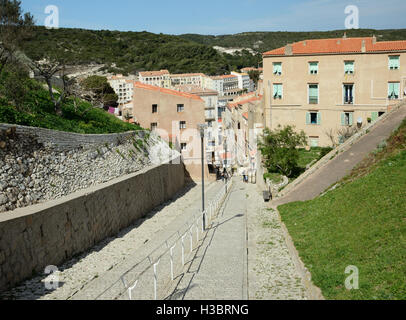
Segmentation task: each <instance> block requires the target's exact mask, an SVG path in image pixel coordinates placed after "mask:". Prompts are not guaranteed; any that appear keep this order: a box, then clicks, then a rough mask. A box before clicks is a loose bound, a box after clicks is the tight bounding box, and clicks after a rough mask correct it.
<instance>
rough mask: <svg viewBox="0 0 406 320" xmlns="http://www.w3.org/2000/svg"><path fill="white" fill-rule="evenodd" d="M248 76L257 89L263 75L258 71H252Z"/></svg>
mask: <svg viewBox="0 0 406 320" xmlns="http://www.w3.org/2000/svg"><path fill="white" fill-rule="evenodd" d="M248 75H249V76H250V79H251V80H252V81H253V82H254V84H255V87H257V86H258V81H259V78H260V75H261V73H260V72H259V71H258V70H251V71H249V72H248Z"/></svg>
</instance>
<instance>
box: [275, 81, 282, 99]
mask: <svg viewBox="0 0 406 320" xmlns="http://www.w3.org/2000/svg"><path fill="white" fill-rule="evenodd" d="M282 96H283V86H282V84H280V83H276V84H274V85H273V98H274V99H282Z"/></svg>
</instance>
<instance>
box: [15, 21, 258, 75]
mask: <svg viewBox="0 0 406 320" xmlns="http://www.w3.org/2000/svg"><path fill="white" fill-rule="evenodd" d="M20 46H21V49H22V50H23V52H24V53H25V54H26V55H27V56H28V57H29V58H31V59H33V60H40V59H43V58H44V56H43V53H44V52H53V54H54V55H55V56H57V57H58V60H63V61H64V62H65V63H66V64H69V65H85V64H91V63H94V64H104V65H105V66H104V70H105V71H107V72H112V73H124V74H129V73H131V74H135V73H136V72H139V71H145V70H160V69H168V70H169V71H170V72H171V73H186V72H203V73H207V74H209V75H219V74H226V73H228V72H230V71H233V70H237V69H240V68H243V67H247V66H253V65H257V64H258V62H259V61H260V59H261V56H260V55H258V56H253V55H252V54H250V53H249V52H248V51H245V52H241V53H239V54H238V55H234V56H232V55H229V54H222V53H220V52H218V51H217V50H215V49H213V48H212V47H211V46H207V45H204V44H199V43H196V42H192V41H189V40H185V39H182V38H181V37H178V36H172V35H165V34H153V33H149V32H120V31H108V30H99V31H95V30H84V29H65V28H61V29H52V30H48V29H46V28H45V27H39V26H37V27H34V28H33V30H32V32H31V36H30V37H29V38H27V39H25V40H24V41H21V44H20Z"/></svg>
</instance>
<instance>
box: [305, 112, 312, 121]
mask: <svg viewBox="0 0 406 320" xmlns="http://www.w3.org/2000/svg"><path fill="white" fill-rule="evenodd" d="M310 121H311V118H310V112H307V113H306V124H310Z"/></svg>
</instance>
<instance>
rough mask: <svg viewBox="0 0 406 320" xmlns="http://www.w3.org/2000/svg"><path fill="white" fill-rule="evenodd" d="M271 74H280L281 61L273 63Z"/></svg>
mask: <svg viewBox="0 0 406 320" xmlns="http://www.w3.org/2000/svg"><path fill="white" fill-rule="evenodd" d="M273 74H275V75H281V74H282V62H274V63H273Z"/></svg>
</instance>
